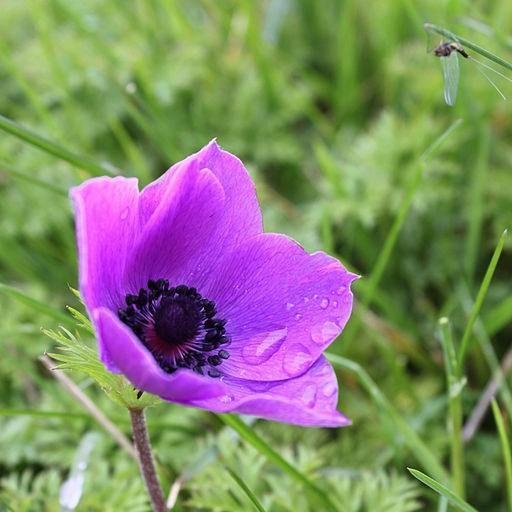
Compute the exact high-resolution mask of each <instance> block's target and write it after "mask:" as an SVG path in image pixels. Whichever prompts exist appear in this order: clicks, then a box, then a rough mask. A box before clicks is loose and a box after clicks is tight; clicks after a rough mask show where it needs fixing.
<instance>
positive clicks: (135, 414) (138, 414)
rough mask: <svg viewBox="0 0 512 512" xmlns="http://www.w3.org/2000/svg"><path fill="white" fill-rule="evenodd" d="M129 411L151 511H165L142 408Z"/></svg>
mask: <svg viewBox="0 0 512 512" xmlns="http://www.w3.org/2000/svg"><path fill="white" fill-rule="evenodd" d="M129 411H130V418H131V420H132V433H133V442H134V443H135V447H136V449H137V455H138V458H139V466H140V471H141V473H142V477H143V479H144V483H145V484H146V489H147V491H148V494H149V497H150V499H151V505H152V507H153V512H166V507H165V500H164V495H163V493H162V488H161V487H160V482H159V481H158V476H157V474H156V469H155V461H154V459H153V452H152V451H151V442H150V441H149V435H148V430H147V427H146V418H145V416H144V409H129Z"/></svg>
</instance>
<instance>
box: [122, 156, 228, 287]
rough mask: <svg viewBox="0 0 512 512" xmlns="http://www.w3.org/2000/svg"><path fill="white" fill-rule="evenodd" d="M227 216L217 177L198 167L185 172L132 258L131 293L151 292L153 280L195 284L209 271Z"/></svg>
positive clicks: (175, 181)
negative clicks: (196, 278) (221, 222)
mask: <svg viewBox="0 0 512 512" xmlns="http://www.w3.org/2000/svg"><path fill="white" fill-rule="evenodd" d="M223 211H224V191H223V189H222V186H221V184H220V182H219V180H218V179H217V178H216V177H215V175H214V174H213V173H212V172H211V171H210V170H209V169H204V168H203V169H200V168H199V167H198V166H197V165H196V164H195V163H194V162H192V163H191V164H190V165H189V166H182V167H180V168H179V169H178V170H177V171H176V172H175V173H174V174H173V175H172V178H171V180H170V181H169V183H168V185H167V191H166V194H165V195H164V196H163V198H162V201H161V202H160V204H159V205H158V207H157V209H156V210H155V211H154V213H153V214H152V215H151V217H150V219H149V220H148V222H147V223H146V225H145V226H144V228H143V232H142V234H141V236H140V237H139V239H138V240H137V242H136V244H135V247H134V249H133V251H132V253H131V255H130V258H129V262H128V265H127V270H126V283H127V289H129V290H132V291H136V290H138V289H139V288H140V287H145V286H146V283H147V280H148V279H159V278H166V279H170V280H171V282H172V284H174V285H176V284H187V283H190V282H192V281H194V275H196V274H201V272H204V271H205V265H206V263H205V262H204V260H205V258H208V256H209V250H210V248H211V247H212V246H214V245H215V243H216V238H215V235H216V232H217V226H218V223H219V220H220V219H221V217H222V215H223ZM194 282H195V281H194Z"/></svg>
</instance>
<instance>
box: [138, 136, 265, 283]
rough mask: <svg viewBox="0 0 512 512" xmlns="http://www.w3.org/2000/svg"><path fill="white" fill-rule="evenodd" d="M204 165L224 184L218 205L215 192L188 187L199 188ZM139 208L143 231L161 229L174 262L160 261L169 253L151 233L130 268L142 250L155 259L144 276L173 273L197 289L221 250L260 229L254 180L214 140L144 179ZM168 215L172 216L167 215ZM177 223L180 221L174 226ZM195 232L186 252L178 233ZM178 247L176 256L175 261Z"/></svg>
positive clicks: (212, 269) (169, 276)
mask: <svg viewBox="0 0 512 512" xmlns="http://www.w3.org/2000/svg"><path fill="white" fill-rule="evenodd" d="M203 169H205V170H206V169H207V170H208V172H210V173H211V174H212V175H213V176H214V177H215V178H216V179H217V180H218V183H219V184H220V187H221V188H222V190H223V199H222V202H223V205H222V207H221V205H220V200H219V199H220V198H219V197H217V196H218V195H219V194H216V193H215V192H214V191H212V192H211V195H210V196H208V193H207V191H204V192H201V193H200V192H199V191H197V190H196V191H195V192H192V189H194V188H196V189H197V188H198V185H197V184H196V185H194V183H195V177H194V175H195V174H197V173H198V172H200V171H201V170H203ZM211 188H214V187H213V186H212V187H211ZM179 210H183V211H179ZM140 212H141V222H142V223H143V224H144V225H145V226H146V227H145V231H146V230H147V231H148V233H149V231H151V232H153V233H154V234H158V233H159V232H164V231H165V237H166V238H165V242H166V244H167V247H168V249H167V251H169V252H170V253H172V256H171V258H170V259H171V260H172V264H171V263H169V264H166V265H165V264H162V262H161V261H159V259H163V258H164V257H165V256H166V255H167V254H166V253H165V251H162V248H161V247H160V246H159V247H157V248H155V247H154V244H153V238H152V236H150V235H149V234H148V236H145V237H144V241H143V242H141V243H140V244H139V248H140V250H139V251H138V253H137V254H136V255H135V256H134V260H133V261H134V270H135V267H137V266H138V263H137V258H140V256H141V254H142V253H145V254H147V257H146V258H145V261H146V262H147V260H148V259H149V260H151V261H153V260H154V259H155V258H156V259H157V261H156V262H154V263H156V264H155V265H146V268H144V269H142V275H143V277H150V278H157V279H158V278H161V277H163V278H167V279H171V280H172V281H173V284H187V285H189V286H195V287H196V288H198V289H200V288H201V285H202V283H203V282H204V281H205V280H206V279H207V277H208V276H209V275H210V274H212V273H214V272H215V271H216V270H215V269H216V267H217V264H218V263H219V262H220V260H221V259H222V255H223V254H225V253H226V252H229V251H231V250H232V249H234V248H235V247H236V246H237V245H238V244H239V243H241V242H242V241H243V240H245V239H246V238H248V237H251V236H254V235H256V234H258V233H261V232H262V230H263V223H262V218H261V211H260V208H259V205H258V200H257V197H256V191H255V187H254V183H253V182H252V180H251V178H250V176H249V174H248V173H247V171H246V169H245V167H244V166H243V164H242V162H241V161H240V160H239V159H238V158H236V157H235V156H233V155H231V154H230V153H228V152H227V151H223V150H222V149H220V147H219V146H218V144H217V143H216V142H215V141H212V142H210V144H208V145H207V146H205V147H204V148H203V149H201V151H199V152H198V153H196V154H195V155H192V156H190V157H188V158H186V159H185V160H183V161H182V162H179V163H177V164H176V165H174V166H173V167H171V169H169V170H168V171H167V172H166V173H165V174H164V175H163V176H162V177H161V178H160V179H159V180H157V181H155V182H154V183H152V184H150V185H148V186H147V187H146V188H145V189H144V190H143V191H142V193H141V197H140ZM172 216H175V217H176V220H173V219H171V217H172ZM178 217H179V219H178ZM178 223H181V225H180V226H177V224H178ZM196 232H197V236H196V237H194V238H195V242H194V246H193V247H192V246H190V249H192V248H193V249H194V250H193V251H192V250H188V249H187V250H186V251H185V252H184V251H183V245H184V244H183V242H182V238H183V237H184V235H186V236H188V239H191V238H192V237H191V234H195V233H196ZM161 238H162V237H161ZM142 244H144V246H143V245H142ZM178 253H179V254H180V258H179V261H176V259H175V258H176V257H175V255H176V254H178ZM144 264H145V263H144ZM139 267H140V265H139ZM148 274H150V275H148ZM132 284H133V285H135V284H136V286H143V285H145V282H144V281H143V280H140V279H139V280H138V281H137V282H136V283H132Z"/></svg>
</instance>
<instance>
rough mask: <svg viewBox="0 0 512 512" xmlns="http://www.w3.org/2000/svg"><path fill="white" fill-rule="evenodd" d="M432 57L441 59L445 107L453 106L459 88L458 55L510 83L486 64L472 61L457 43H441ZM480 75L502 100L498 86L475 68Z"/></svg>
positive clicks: (505, 77) (507, 78) (502, 95)
mask: <svg viewBox="0 0 512 512" xmlns="http://www.w3.org/2000/svg"><path fill="white" fill-rule="evenodd" d="M433 53H434V55H435V56H436V57H439V58H440V59H441V65H442V68H443V78H444V100H445V101H446V104H447V105H450V106H453V105H455V100H456V99H457V90H458V88H459V75H460V71H459V58H458V56H459V55H462V57H464V58H465V59H468V60H471V61H472V62H474V63H475V64H478V66H481V67H484V68H486V69H488V70H489V71H493V72H494V73H496V74H497V75H499V76H500V77H502V78H504V79H505V80H508V81H511V80H510V78H509V77H507V76H505V75H503V73H500V72H499V71H498V70H496V69H494V68H492V67H491V66H488V65H487V64H485V63H483V62H480V61H479V60H476V59H474V58H473V57H471V56H470V55H468V53H467V52H466V50H464V48H463V47H462V45H461V44H460V43H459V42H457V41H449V42H441V43H440V44H439V45H438V46H437V47H436V48H435V49H434V52H433ZM477 69H478V71H480V73H482V75H483V76H484V78H485V79H486V80H487V81H488V82H489V83H490V84H491V85H492V86H493V87H494V89H496V91H497V93H498V94H499V95H500V96H501V97H502V98H503V99H506V98H505V95H504V94H503V93H502V92H501V90H500V89H499V88H498V86H497V85H496V84H495V83H494V82H493V81H492V80H491V79H490V78H489V77H488V76H487V74H486V73H485V72H484V71H483V70H482V69H480V68H477Z"/></svg>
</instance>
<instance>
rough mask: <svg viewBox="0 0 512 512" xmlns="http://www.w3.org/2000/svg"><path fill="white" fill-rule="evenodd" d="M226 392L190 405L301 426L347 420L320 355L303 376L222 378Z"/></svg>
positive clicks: (343, 423)
mask: <svg viewBox="0 0 512 512" xmlns="http://www.w3.org/2000/svg"><path fill="white" fill-rule="evenodd" d="M224 382H225V383H226V385H227V386H228V387H229V390H228V392H227V393H226V394H225V395H222V396H219V397H215V398H210V399H208V400H196V401H193V402H191V404H190V405H194V406H196V407H201V408H204V409H209V410H212V411H215V412H237V413H240V414H250V415H253V416H258V417H260V418H265V419H268V420H274V421H282V422H286V423H293V424H295V425H303V426H318V427H343V426H346V425H350V423H351V422H350V420H349V419H348V418H346V417H345V416H343V415H342V414H340V413H339V412H338V411H337V410H336V406H337V403H338V384H337V381H336V374H335V373H334V370H333V369H332V366H331V365H330V364H329V362H328V361H327V359H326V358H325V357H323V356H321V357H320V358H319V359H318V360H317V361H315V363H314V364H313V365H312V366H311V367H310V368H309V370H308V371H307V372H306V373H304V374H303V375H301V376H299V377H296V378H294V379H288V380H284V381H277V382H259V381H244V380H242V379H236V378H229V379H228V378H225V380H224Z"/></svg>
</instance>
